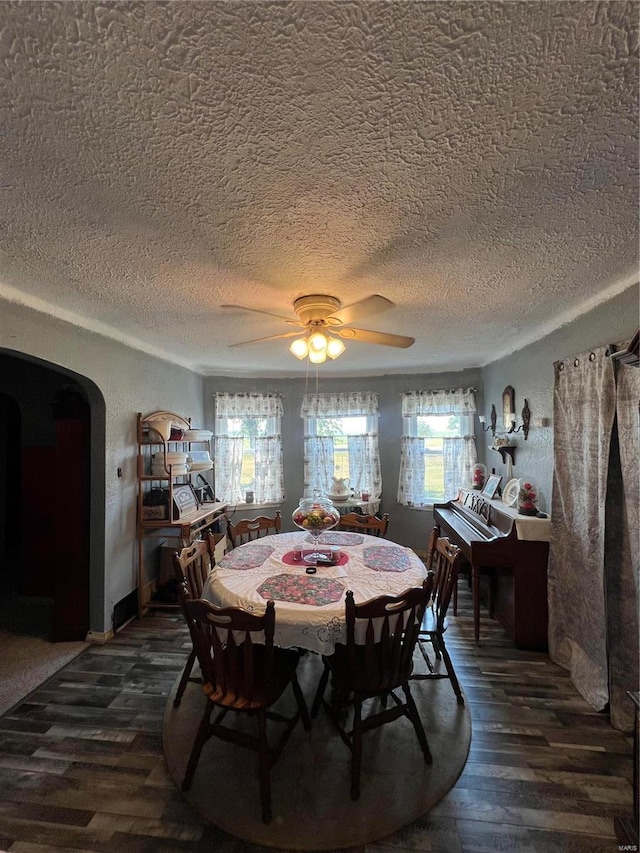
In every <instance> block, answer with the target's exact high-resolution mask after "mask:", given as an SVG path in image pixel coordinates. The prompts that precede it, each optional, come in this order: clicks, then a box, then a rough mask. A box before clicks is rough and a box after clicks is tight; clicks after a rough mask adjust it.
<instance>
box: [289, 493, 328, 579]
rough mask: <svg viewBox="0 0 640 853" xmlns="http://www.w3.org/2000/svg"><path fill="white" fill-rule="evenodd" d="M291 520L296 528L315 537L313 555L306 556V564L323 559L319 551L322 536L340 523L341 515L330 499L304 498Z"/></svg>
mask: <svg viewBox="0 0 640 853" xmlns="http://www.w3.org/2000/svg"><path fill="white" fill-rule="evenodd" d="M291 518H292V519H293V523H294V524H295V525H296V527H299V528H300V530H305V531H306V532H307V533H310V534H311V535H312V536H313V539H314V543H313V544H314V548H313V553H311V554H305V557H304V561H305V563H316V562H317V560H318V559H320V558H321V557H322V554H321V553H320V552H319V551H318V539H319V537H320V534H321V533H323V532H324V531H325V530H331V528H332V527H335V526H336V524H337V523H338V522H339V521H340V513H339V512H338V510H337V509H336V507H335V506H334V505H333V503H332V502H331V501H330V500H329V498H322V497H319V496H314V497H313V498H303V499H302V500H301V501H300V505H299V506H298V507H296V509H294V511H293V514H292V516H291Z"/></svg>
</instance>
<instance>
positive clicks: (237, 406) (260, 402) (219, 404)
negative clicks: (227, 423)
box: [215, 393, 282, 418]
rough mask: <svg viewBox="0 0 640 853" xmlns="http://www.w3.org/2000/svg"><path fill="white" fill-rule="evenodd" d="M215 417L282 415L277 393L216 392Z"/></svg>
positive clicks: (280, 401)
mask: <svg viewBox="0 0 640 853" xmlns="http://www.w3.org/2000/svg"><path fill="white" fill-rule="evenodd" d="M215 401H216V418H247V417H256V418H273V417H278V416H279V417H282V397H281V396H280V395H279V394H223V393H220V394H216V395H215Z"/></svg>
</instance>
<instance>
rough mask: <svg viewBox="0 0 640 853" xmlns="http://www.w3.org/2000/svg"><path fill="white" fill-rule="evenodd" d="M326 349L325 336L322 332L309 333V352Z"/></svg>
mask: <svg viewBox="0 0 640 853" xmlns="http://www.w3.org/2000/svg"><path fill="white" fill-rule="evenodd" d="M326 349H327V338H326V335H323V334H322V332H314V333H313V334H312V335H309V351H310V352H325V351H326Z"/></svg>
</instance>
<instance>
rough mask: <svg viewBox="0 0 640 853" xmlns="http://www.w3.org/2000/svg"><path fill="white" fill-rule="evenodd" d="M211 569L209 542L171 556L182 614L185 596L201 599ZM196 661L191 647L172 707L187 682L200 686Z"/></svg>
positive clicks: (197, 542) (180, 697) (180, 695)
mask: <svg viewBox="0 0 640 853" xmlns="http://www.w3.org/2000/svg"><path fill="white" fill-rule="evenodd" d="M211 568H212V558H211V554H210V550H209V542H208V541H206V542H205V541H203V540H200V539H198V540H196V541H195V542H193V543H192V544H191V545H188V546H187V547H186V548H183V549H182V550H181V551H176V552H175V553H174V555H173V569H174V572H175V576H176V578H177V581H178V598H179V601H180V607H181V609H182V612H183V613H184V600H185V596H187V597H188V598H201V597H202V590H203V588H204V584H205V581H206V580H207V578H208V577H209V574H210V572H211ZM195 661H196V652H195V649H194V648H193V643H192V645H191V651H190V652H189V657H188V658H187V662H186V663H185V666H184V669H183V671H182V675H181V677H180V683H179V684H178V689H177V691H176V695H175V699H174V700H173V704H174V707H176V708H177V707H178V706H179V705H180V702H181V701H182V696H183V694H184V691H185V689H186V687H187V684H189V682H191V683H193V684H201V683H202V682H201V679H200V678H199V677H197V676H193V675H192V674H191V673H192V670H193V665H194V663H195Z"/></svg>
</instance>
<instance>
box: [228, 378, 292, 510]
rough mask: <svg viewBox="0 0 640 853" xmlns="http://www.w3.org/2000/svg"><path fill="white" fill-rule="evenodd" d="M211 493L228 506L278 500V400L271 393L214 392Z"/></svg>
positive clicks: (281, 481)
mask: <svg viewBox="0 0 640 853" xmlns="http://www.w3.org/2000/svg"><path fill="white" fill-rule="evenodd" d="M215 405H216V420H215V476H216V493H217V495H218V497H219V498H220V500H223V501H226V502H227V503H230V504H241V503H246V494H247V492H248V491H251V492H253V494H254V502H255V503H258V504H263V503H280V502H281V501H282V500H283V499H284V479H283V477H284V475H283V465H282V436H281V427H280V424H281V419H282V399H281V398H280V396H279V395H276V394H216V395H215Z"/></svg>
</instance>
